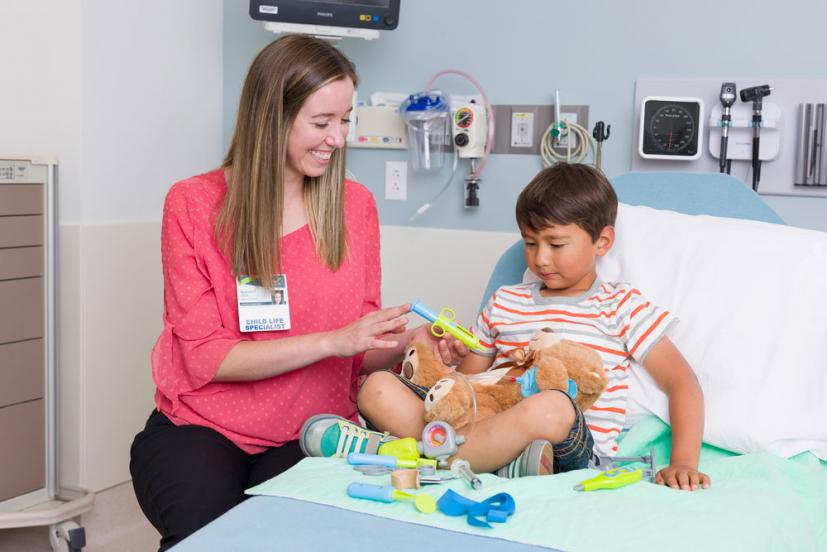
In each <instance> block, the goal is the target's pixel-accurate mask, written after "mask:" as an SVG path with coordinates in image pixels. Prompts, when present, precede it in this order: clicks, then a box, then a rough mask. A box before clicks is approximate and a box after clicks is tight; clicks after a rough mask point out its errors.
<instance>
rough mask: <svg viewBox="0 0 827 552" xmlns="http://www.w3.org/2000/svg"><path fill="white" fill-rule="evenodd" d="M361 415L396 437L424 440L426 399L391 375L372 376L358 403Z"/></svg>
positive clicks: (361, 390) (365, 384)
mask: <svg viewBox="0 0 827 552" xmlns="http://www.w3.org/2000/svg"><path fill="white" fill-rule="evenodd" d="M356 403H357V404H358V406H359V412H360V413H361V414H362V417H364V418H365V419H366V420H369V421H370V423H371V424H372V425H373V427H375V428H376V429H378V430H379V431H387V432H388V433H390V434H391V435H393V436H395V437H414V438H416V439H417V440H419V439H420V438H422V429H423V428H424V427H425V420H423V418H422V416H423V414H424V410H423V406H422V405H423V403H422V399H420V398H419V397H417V396H416V393H414V392H413V391H411V390H410V389H408V387H406V386H405V384H404V383H402V382H401V381H399V379H398V378H397V377H396V376H394V375H393V374H392V373H390V372H374V373H372V374H370V375H369V376H368V377H367V379H366V380H365V382H364V383H363V384H362V387H361V389H360V390H359V397H358V398H357V400H356Z"/></svg>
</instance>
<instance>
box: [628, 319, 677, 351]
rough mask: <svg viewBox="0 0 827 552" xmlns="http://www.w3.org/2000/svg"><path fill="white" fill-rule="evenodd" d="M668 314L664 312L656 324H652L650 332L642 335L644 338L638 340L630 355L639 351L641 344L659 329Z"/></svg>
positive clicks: (647, 331)
mask: <svg viewBox="0 0 827 552" xmlns="http://www.w3.org/2000/svg"><path fill="white" fill-rule="evenodd" d="M668 314H669V311H663V312H662V313H661V314H660V316H658V319H657V320H655V323H654V324H652V325H651V326H649V329H648V330H646V331H645V332H644V333H643V335H642V336H640V339H638V340H637V343H635V346H634V347H632V349H631V350H630V351H629V353H630V354H635V351H636V350H637V348H638V347H640V344H641V343H643V341H644V340H645V339H646V338H647V337H649V334H651V333H652V332H653V331H654V329H655V328H657V327H658V324H660V323H661V322H662V321H663V319H664V318H666V316H667V315H668Z"/></svg>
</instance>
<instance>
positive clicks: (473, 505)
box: [436, 489, 516, 528]
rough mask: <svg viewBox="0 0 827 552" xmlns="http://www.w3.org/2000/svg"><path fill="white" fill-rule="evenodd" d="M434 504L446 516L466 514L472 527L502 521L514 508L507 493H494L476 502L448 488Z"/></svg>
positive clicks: (512, 512)
mask: <svg viewBox="0 0 827 552" xmlns="http://www.w3.org/2000/svg"><path fill="white" fill-rule="evenodd" d="M436 504H437V507H438V508H439V511H440V512H442V513H443V514H445V515H446V516H468V524H469V525H473V526H474V527H489V528H490V527H491V525H490V523H489V522H493V523H504V522H506V521H507V520H508V517H509V516H511V515H512V514H514V512H515V510H516V503H515V502H514V497H512V496H511V495H510V494H508V493H499V494H495V495H494V496H491V497H489V498H487V499H485V500H483V501H482V502H477V501H475V500H471V499H470V498H465V497H464V496H462V495H461V494H459V493H456V492H454V491H452V490H450V489H448V490H447V491H445V494H443V495H442V496H441V497H440V499H439V500H438V501H437V503H436ZM478 518H484V519H478Z"/></svg>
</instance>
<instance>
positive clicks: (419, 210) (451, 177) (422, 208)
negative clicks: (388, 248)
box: [408, 148, 459, 222]
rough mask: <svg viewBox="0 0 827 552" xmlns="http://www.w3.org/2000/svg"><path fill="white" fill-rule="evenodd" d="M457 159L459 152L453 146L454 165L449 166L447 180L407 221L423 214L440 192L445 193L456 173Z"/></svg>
mask: <svg viewBox="0 0 827 552" xmlns="http://www.w3.org/2000/svg"><path fill="white" fill-rule="evenodd" d="M458 160H459V154H458V153H457V148H454V166H453V167H452V168H451V176H449V177H448V180H447V181H446V182H445V184H444V185H443V186H442V189H441V190H440V191H439V192H437V194H436V195H435V196H434V197H432V198H431V199H430V200H429V201H427V202H425V203H423V204H422V206H421V207H420V208H419V209H417V210H416V212H415V213H414V214H413V215H411V218H409V219H408V222H413V221H415V220H416V219H418V218H419V217H420V216H422V215H423V214H425V211H427V210H428V209H430V208H431V205H433V203H434V202H435V201H436V200H437V199H439V198H440V196H441V195H442V194H444V193H445V190H447V189H448V187H449V186H450V185H451V182H453V181H454V176H455V175H456V174H457V161H458Z"/></svg>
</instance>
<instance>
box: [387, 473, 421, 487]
mask: <svg viewBox="0 0 827 552" xmlns="http://www.w3.org/2000/svg"><path fill="white" fill-rule="evenodd" d="M420 485H421V482H420V480H419V470H394V471H392V472H391V486H392V487H393V488H394V489H418V488H419V487H420Z"/></svg>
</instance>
